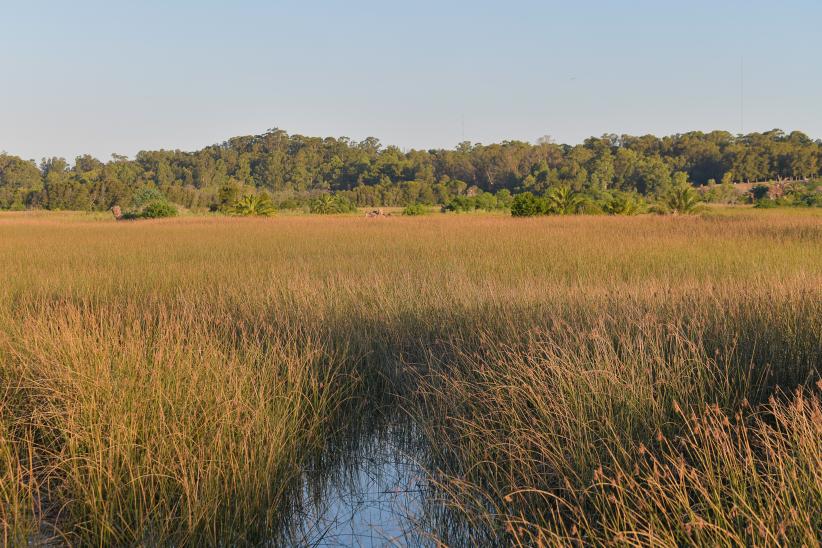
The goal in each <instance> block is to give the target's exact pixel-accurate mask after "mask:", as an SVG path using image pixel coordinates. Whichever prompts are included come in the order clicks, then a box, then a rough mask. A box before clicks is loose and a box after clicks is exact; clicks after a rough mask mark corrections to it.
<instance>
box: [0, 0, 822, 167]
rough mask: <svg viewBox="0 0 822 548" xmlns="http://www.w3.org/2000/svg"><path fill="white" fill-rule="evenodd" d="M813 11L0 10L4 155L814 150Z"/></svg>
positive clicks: (818, 115)
mask: <svg viewBox="0 0 822 548" xmlns="http://www.w3.org/2000/svg"><path fill="white" fill-rule="evenodd" d="M820 21H822V2H820V1H819V0H795V1H790V0H786V1H783V2H773V1H767V2H766V1H760V0H746V1H742V0H729V1H721V0H714V1H710V2H709V1H703V0H692V1H689V2H672V1H667V0H654V1H649V0H636V1H624V2H617V1H597V0H588V1H579V2H568V1H562V2H555V1H542V2H536V1H517V0H509V1H506V2H500V1H493V2H486V1H484V0H474V1H471V2H468V1H448V0H439V1H429V0H414V1H403V2H399V1H392V0H382V1H359V0H348V1H336V2H330V1H322V0H315V1H312V2H307V1H267V2H264V1H261V0H234V1H230V2H229V1H222V2H218V1H211V0H196V1H195V0H177V1H175V0H164V1H158V0H143V1H125V0H107V1H84V0H75V1H72V2H66V1H63V0H61V1H42V0H26V1H21V0H16V1H7V0H0V151H6V152H8V153H11V154H17V155H20V156H22V157H24V158H27V159H28V158H33V159H37V160H39V159H41V158H43V157H47V156H49V157H50V156H62V157H65V158H67V159H69V160H71V159H73V158H74V157H76V156H77V155H79V154H84V153H90V154H93V155H94V156H97V157H98V158H101V159H108V158H110V156H111V154H112V153H118V154H124V155H127V156H130V157H133V156H134V155H135V154H136V153H137V152H138V151H140V150H154V149H160V148H164V149H181V150H195V149H198V148H202V147H203V146H206V145H210V144H213V143H218V142H222V141H225V140H226V139H228V138H230V137H232V136H237V135H249V134H257V133H263V132H265V131H267V130H268V129H271V128H275V127H277V128H280V129H283V130H285V131H287V132H288V133H291V134H294V133H300V134H303V135H312V136H334V137H340V136H346V137H349V138H352V139H354V140H361V139H364V138H365V137H368V136H374V137H377V138H379V139H380V141H381V142H382V143H383V144H393V145H397V146H400V147H401V148H403V149H409V148H425V149H427V148H440V147H453V146H455V145H456V144H457V143H459V142H461V141H466V140H467V141H472V142H481V143H491V142H499V141H502V140H508V139H517V140H524V141H531V142H534V141H536V140H537V139H538V138H540V137H541V136H543V135H550V136H551V137H552V138H553V139H554V140H555V141H557V142H565V143H578V142H581V141H582V140H583V139H585V138H586V137H589V136H592V135H595V136H598V135H602V134H604V133H617V134H623V133H628V134H645V133H654V134H657V135H668V134H673V133H683V132H686V131H691V130H703V131H709V130H713V129H724V130H728V131H731V132H733V133H738V132H740V131H745V132H749V131H765V130H769V129H773V128H777V127H778V128H781V129H783V130H786V131H792V130H801V131H804V132H806V133H807V134H808V135H810V136H811V137H813V138H821V137H822V42H820V41H819V38H818V36H819V22H820Z"/></svg>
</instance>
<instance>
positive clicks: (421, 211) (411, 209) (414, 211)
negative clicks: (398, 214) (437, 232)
mask: <svg viewBox="0 0 822 548" xmlns="http://www.w3.org/2000/svg"><path fill="white" fill-rule="evenodd" d="M402 214H403V215H427V214H428V208H427V207H425V206H424V205H422V204H410V205H407V206H405V207H404V208H403V210H402Z"/></svg>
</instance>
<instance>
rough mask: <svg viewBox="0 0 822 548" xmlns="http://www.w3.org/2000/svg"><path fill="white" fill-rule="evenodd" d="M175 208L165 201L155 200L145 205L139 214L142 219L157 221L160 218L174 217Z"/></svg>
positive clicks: (175, 213) (175, 214)
mask: <svg viewBox="0 0 822 548" xmlns="http://www.w3.org/2000/svg"><path fill="white" fill-rule="evenodd" d="M176 216H177V207H176V206H175V205H174V204H172V203H171V202H169V201H167V200H165V199H155V200H152V201H150V202H149V203H147V204H146V205H145V206H144V207H143V210H142V211H141V212H140V213H139V217H142V218H143V219H159V218H161V217H176Z"/></svg>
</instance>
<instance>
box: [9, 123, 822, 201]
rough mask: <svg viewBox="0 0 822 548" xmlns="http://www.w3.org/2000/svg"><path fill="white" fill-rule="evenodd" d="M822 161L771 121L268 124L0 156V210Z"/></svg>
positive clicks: (430, 189)
mask: <svg viewBox="0 0 822 548" xmlns="http://www.w3.org/2000/svg"><path fill="white" fill-rule="evenodd" d="M820 166H822V141H820V140H818V139H817V140H814V139H812V138H811V137H809V136H807V135H806V134H804V133H802V132H799V131H793V132H791V133H785V132H783V131H781V130H778V129H774V130H771V131H767V132H763V133H749V134H746V135H734V134H732V133H730V132H726V131H712V132H707V133H706V132H698V131H697V132H689V133H683V134H676V135H671V136H665V137H656V136H654V135H644V136H630V135H614V134H609V135H603V136H602V137H591V138H589V139H586V140H585V141H584V142H583V143H582V144H578V145H565V144H557V143H554V142H552V141H551V140H550V139H549V138H543V139H540V140H539V142H537V143H536V144H531V143H527V142H523V141H503V142H502V143H496V144H490V145H483V144H479V143H476V144H473V143H470V142H464V143H461V144H459V145H458V146H457V147H455V148H454V149H432V150H410V151H403V150H401V149H399V148H398V147H395V146H383V145H382V144H381V143H380V142H379V140H377V139H375V138H367V139H364V140H362V141H353V140H350V139H348V138H345V137H341V138H320V137H306V136H302V135H289V134H288V133H286V132H285V131H283V130H280V129H273V130H269V131H268V132H266V133H263V134H260V135H250V136H243V137H234V138H231V139H229V140H227V141H225V142H223V143H220V144H215V145H212V146H207V147H205V148H203V149H201V150H198V151H194V152H183V151H179V150H174V151H170V150H156V151H141V152H139V153H138V154H137V155H136V157H135V158H134V159H129V158H127V157H125V156H120V155H116V154H115V155H112V158H111V159H110V160H108V161H106V162H102V161H100V160H99V159H97V158H94V157H93V156H91V155H82V156H78V157H77V158H76V159H74V162H73V163H70V162H69V161H67V160H66V159H63V158H59V157H52V158H44V159H43V160H42V161H41V162H40V163H39V164H37V163H35V162H34V161H33V160H24V159H21V158H19V157H17V156H13V155H10V154H6V153H2V154H0V208H4V209H9V208H11V209H22V208H46V209H81V210H106V209H109V208H110V207H112V206H113V205H128V204H129V203H130V201H131V197H132V196H133V195H135V194H136V193H138V192H140V191H143V190H144V189H146V188H156V189H157V190H159V191H160V192H161V193H163V194H164V195H165V197H166V198H168V199H169V200H171V201H173V202H176V203H178V204H180V205H182V206H184V207H186V208H191V209H196V208H208V207H213V205H214V203H215V202H216V201H217V200H218V199H219V195H220V193H221V190H222V191H224V190H225V189H226V188H232V189H233V191H235V192H236V193H239V194H243V193H247V192H252V193H253V192H262V191H265V192H267V193H269V194H271V195H273V196H275V197H277V198H279V199H283V198H289V197H306V196H313V195H317V194H320V193H325V192H336V193H345V195H346V196H347V197H348V198H350V199H351V200H352V202H354V203H356V204H357V205H404V204H407V203H431V204H435V203H445V202H447V201H448V200H450V199H451V198H453V197H454V196H456V195H460V194H464V193H471V192H472V191H486V192H497V191H499V190H502V189H506V190H508V191H510V192H511V193H514V194H516V193H520V192H533V193H535V194H540V193H544V192H546V191H547V190H548V189H550V188H552V187H554V186H560V185H561V186H567V187H570V188H572V189H575V190H585V191H591V192H598V191H607V190H623V191H632V192H638V193H640V194H642V195H646V196H647V195H650V196H653V195H656V194H659V193H660V192H662V191H663V190H664V189H666V188H667V187H668V186H669V185H670V183H671V180H672V177H673V176H674V174H676V173H677V172H684V173H686V174H687V176H688V180H689V181H691V182H692V183H693V184H695V185H705V184H709V183H711V182H720V181H725V182H731V181H733V182H754V181H765V180H775V179H808V178H814V177H816V176H817V175H818V174H819V171H820Z"/></svg>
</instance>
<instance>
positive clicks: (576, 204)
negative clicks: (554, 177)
mask: <svg viewBox="0 0 822 548" xmlns="http://www.w3.org/2000/svg"><path fill="white" fill-rule="evenodd" d="M587 202H588V200H587V198H585V196H583V195H581V194H579V193H577V192H574V191H573V190H571V188H570V187H567V186H559V187H555V188H552V189H551V190H550V191H549V192H548V194H546V195H545V204H546V210H547V211H546V213H549V214H551V213H553V214H556V215H573V214H574V213H579V212H580V210H581V209H582V208H584V207H585V205H586V203H587Z"/></svg>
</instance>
